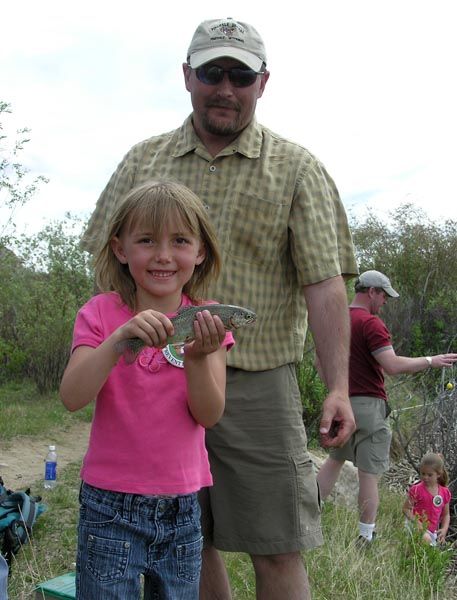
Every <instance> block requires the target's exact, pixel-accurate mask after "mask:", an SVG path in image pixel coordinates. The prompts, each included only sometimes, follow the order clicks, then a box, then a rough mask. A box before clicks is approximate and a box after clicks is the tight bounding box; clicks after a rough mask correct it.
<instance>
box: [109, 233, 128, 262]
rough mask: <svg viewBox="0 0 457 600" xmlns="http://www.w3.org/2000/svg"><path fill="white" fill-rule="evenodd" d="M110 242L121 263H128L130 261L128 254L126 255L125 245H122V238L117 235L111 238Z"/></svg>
mask: <svg viewBox="0 0 457 600" xmlns="http://www.w3.org/2000/svg"><path fill="white" fill-rule="evenodd" d="M110 244H111V250H112V251H113V252H114V254H115V255H116V258H117V260H118V261H119V262H120V263H122V264H123V265H126V264H127V263H128V260H127V256H126V255H125V252H124V247H123V246H122V242H121V240H120V239H119V238H118V237H117V236H115V237H113V239H112V240H111V242H110Z"/></svg>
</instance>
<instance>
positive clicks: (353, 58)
mask: <svg viewBox="0 0 457 600" xmlns="http://www.w3.org/2000/svg"><path fill="white" fill-rule="evenodd" d="M452 6H453V2H452V0H436V1H435V2H434V3H433V4H432V3H430V2H428V1H424V0H416V1H412V0H401V1H398V0H397V1H395V2H394V1H393V0H385V1H384V2H382V3H380V2H375V1H374V0H346V1H345V2H341V0H322V1H321V2H319V3H317V2H312V1H311V0H305V1H303V2H301V3H299V4H298V3H296V2H292V1H290V0H286V1H284V2H282V3H281V5H280V6H278V5H274V6H272V7H271V8H269V7H267V6H265V5H264V3H263V2H262V3H261V2H260V0H252V1H251V2H249V3H246V2H240V1H239V0H234V1H233V2H231V3H230V5H227V6H221V5H217V7H216V8H215V6H214V3H213V2H209V1H208V0H201V1H200V2H199V3H197V4H195V3H189V2H184V1H179V2H173V3H168V4H167V5H159V4H157V3H152V2H146V1H145V0H133V1H132V2H130V3H129V4H128V6H127V5H126V4H125V3H120V2H110V3H108V2H89V1H87V0H82V1H80V2H78V3H70V4H68V3H65V4H62V3H61V2H57V1H54V0H48V1H47V2H44V3H36V2H34V1H32V0H29V1H25V0H23V1H19V2H16V3H14V4H13V3H9V4H8V6H7V7H6V8H5V7H4V8H3V9H2V17H3V24H4V27H3V31H2V52H3V56H2V83H3V86H2V99H4V100H6V101H9V102H11V103H12V107H13V115H12V116H11V124H12V125H15V126H17V127H22V126H29V127H31V129H32V133H31V139H32V141H31V142H30V144H29V145H28V147H27V151H26V152H25V153H24V155H23V158H24V161H25V163H26V164H27V166H29V168H31V170H32V172H33V173H36V174H44V175H46V176H48V177H49V178H50V183H49V184H48V185H47V186H45V187H43V188H42V190H41V191H40V193H39V194H38V195H37V197H36V198H35V200H34V201H33V205H32V204H30V205H29V206H28V207H26V209H24V211H22V212H21V213H20V214H18V223H28V224H29V225H28V226H29V227H35V226H36V224H37V223H39V222H41V221H42V220H43V219H49V218H53V217H57V216H59V215H63V213H64V212H65V211H68V210H71V211H84V212H88V211H90V210H91V208H92V207H93V206H94V204H95V201H96V199H97V197H98V194H99V193H100V191H101V189H102V188H103V186H104V185H105V183H106V181H107V179H108V177H109V176H110V174H111V172H112V171H113V169H114V168H115V166H116V164H117V163H118V162H119V160H120V159H121V158H122V156H123V155H124V154H125V152H126V151H127V150H128V148H129V147H130V146H131V145H132V144H134V143H135V142H137V141H139V140H141V139H144V138H145V137H148V136H149V135H153V134H155V133H160V132H162V131H166V130H169V129H172V128H174V127H176V126H177V125H179V124H180V123H181V122H182V121H183V119H184V118H185V117H186V116H187V114H188V113H189V112H190V102H189V97H188V94H187V93H186V91H185V89H184V86H183V82H182V74H181V63H182V62H183V60H184V58H185V53H186V50H187V46H188V43H189V41H190V37H191V35H192V32H193V30H194V28H195V26H196V25H197V24H198V22H199V21H201V20H203V19H205V18H213V17H219V16H221V17H223V16H229V15H230V16H233V17H235V18H239V19H240V20H246V21H248V22H251V23H253V24H254V25H255V26H256V27H257V28H258V29H259V31H260V32H261V34H262V36H263V37H264V39H265V42H266V45H267V52H268V66H269V68H270V70H271V77H270V81H269V83H268V86H267V89H266V92H265V95H264V97H263V98H262V99H261V100H260V101H259V104H258V119H259V120H260V121H261V122H263V123H265V124H266V125H267V126H269V127H270V128H271V129H273V130H275V131H277V132H279V133H281V134H283V135H286V136H287V137H290V138H291V139H293V140H295V141H297V142H299V143H301V144H303V145H304V146H306V147H307V148H309V149H310V150H311V151H312V152H313V153H315V154H316V155H317V156H319V157H320V158H321V159H322V160H323V162H324V163H325V164H326V166H327V168H328V170H329V172H330V173H331V174H332V176H333V177H334V179H335V181H336V182H337V184H338V187H339V189H340V192H341V195H342V197H343V199H344V200H345V202H346V204H347V206H348V207H350V206H351V202H354V198H359V200H360V199H361V198H366V199H369V201H370V203H372V204H373V205H374V207H375V208H376V209H381V207H387V206H396V205H398V204H399V203H401V202H403V201H405V200H407V199H410V200H412V201H413V202H414V203H416V204H418V205H420V206H422V207H423V208H424V209H425V210H426V211H428V212H429V214H431V215H432V216H435V215H439V216H440V217H441V215H443V214H444V215H445V214H448V215H449V216H450V217H452V218H457V202H456V197H455V196H456V193H455V191H454V182H453V170H454V165H453V162H455V149H454V148H455V139H456V138H457V118H456V109H455V107H456V106H457V92H456V90H455V86H454V79H455V76H454V71H455V65H454V62H455V56H456V55H457V48H456V46H457V41H456V39H457V38H456V36H455V34H454V31H453V28H454V20H453V18H452V14H453V13H452V11H451V9H452ZM3 96H4V97H3ZM358 205H359V204H358Z"/></svg>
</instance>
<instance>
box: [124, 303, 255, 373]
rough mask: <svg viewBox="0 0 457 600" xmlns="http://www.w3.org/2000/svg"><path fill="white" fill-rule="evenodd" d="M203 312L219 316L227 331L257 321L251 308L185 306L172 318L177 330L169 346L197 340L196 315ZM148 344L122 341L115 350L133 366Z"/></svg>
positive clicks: (131, 339) (169, 337)
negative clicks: (195, 331) (206, 311)
mask: <svg viewBox="0 0 457 600" xmlns="http://www.w3.org/2000/svg"><path fill="white" fill-rule="evenodd" d="M203 310H209V312H210V313H211V314H212V315H217V316H218V317H219V318H220V319H221V321H222V323H223V324H224V327H225V329H226V331H233V330H234V329H238V328H239V327H244V326H245V325H250V324H251V323H254V322H255V320H256V318H257V317H256V314H255V312H253V311H252V310H250V309H249V308H243V307H242V306H233V305H231V304H204V305H201V306H185V307H184V308H181V309H180V310H179V311H178V314H177V315H176V317H172V318H171V319H170V321H171V322H172V323H173V327H174V329H175V333H174V335H171V336H168V338H167V344H171V345H173V346H184V344H187V343H188V342H191V341H192V340H193V339H195V335H194V321H195V315H196V314H197V313H198V312H202V311H203ZM145 345H146V344H145V343H144V342H143V340H142V339H141V338H138V337H135V338H129V339H127V340H122V341H121V342H118V343H117V344H116V345H115V347H114V348H115V350H116V352H118V353H119V354H122V355H123V356H124V360H125V362H126V363H127V364H132V363H133V362H134V361H135V359H136V357H137V354H138V353H139V352H140V350H141V349H142V348H143V347H144V346H145Z"/></svg>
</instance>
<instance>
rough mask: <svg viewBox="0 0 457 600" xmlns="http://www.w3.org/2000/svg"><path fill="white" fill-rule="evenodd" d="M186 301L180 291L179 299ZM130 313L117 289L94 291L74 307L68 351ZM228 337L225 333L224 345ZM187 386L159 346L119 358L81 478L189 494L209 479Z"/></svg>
mask: <svg viewBox="0 0 457 600" xmlns="http://www.w3.org/2000/svg"><path fill="white" fill-rule="evenodd" d="M191 304H192V303H191V301H190V299H189V298H188V297H187V296H185V295H183V297H182V304H181V306H190V305H191ZM168 316H172V315H168ZM132 317H133V313H132V311H131V310H130V309H129V308H128V307H127V306H126V305H125V304H123V303H122V301H121V299H120V297H119V295H118V294H116V293H115V292H110V293H105V294H99V295H97V296H94V297H93V298H91V299H90V300H89V301H88V302H87V303H86V304H85V305H84V306H83V307H82V308H81V309H80V311H79V312H78V315H77V317H76V322H75V327H74V333H73V346H72V351H73V350H74V349H75V348H77V347H78V346H90V347H92V348H96V347H97V346H99V345H100V343H101V342H102V341H103V340H105V339H106V338H107V337H108V336H109V335H111V333H112V332H113V331H115V330H116V329H117V328H118V327H120V326H121V325H123V324H124V323H126V322H127V321H128V320H129V319H131V318H132ZM233 344H234V340H233V336H232V334H231V333H230V332H228V333H227V335H226V337H225V340H224V342H223V346H225V347H226V348H227V350H229V349H230V348H231V347H232V346H233ZM186 387H187V386H186V378H185V373H184V369H182V368H179V367H177V366H174V365H173V364H171V363H170V362H169V361H168V360H167V359H166V358H165V356H164V354H163V352H162V351H161V350H159V349H157V348H150V347H145V348H143V350H142V351H141V352H140V354H139V355H138V356H137V359H136V360H135V362H134V363H133V364H130V365H128V364H126V363H125V362H124V359H123V358H121V359H120V360H119V362H118V363H117V365H116V366H115V367H114V368H113V369H112V371H111V373H110V375H109V377H108V379H107V381H106V382H105V384H104V385H103V387H102V389H101V390H100V392H99V394H98V396H97V399H96V402H95V412H94V418H93V422H92V429H91V433H90V440H89V448H88V450H87V453H86V455H85V457H84V461H83V466H82V469H81V478H82V479H83V480H84V481H85V482H86V483H88V484H90V485H93V486H95V487H99V488H102V489H107V490H111V491H117V492H125V493H132V494H141V495H150V494H151V495H159V494H167V495H168V494H189V493H192V492H195V491H197V490H199V489H200V488H201V487H205V486H208V485H212V477H211V472H210V469H209V463H208V455H207V452H206V448H205V429H204V428H203V427H202V426H201V425H199V424H198V423H197V422H196V421H195V420H194V418H193V417H192V415H191V414H190V411H189V409H188V405H187V389H186Z"/></svg>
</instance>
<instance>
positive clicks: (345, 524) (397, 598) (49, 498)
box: [10, 463, 457, 600]
mask: <svg viewBox="0 0 457 600" xmlns="http://www.w3.org/2000/svg"><path fill="white" fill-rule="evenodd" d="M79 466H80V465H79V464H76V463H75V464H72V465H69V466H67V467H66V468H65V469H63V470H62V471H61V472H60V473H59V483H58V485H57V487H56V488H55V489H54V490H51V491H49V490H44V489H42V488H41V487H40V486H39V485H38V486H34V488H33V489H34V492H35V493H39V494H42V496H43V500H44V501H45V502H46V504H47V505H48V511H47V512H46V513H44V514H43V515H42V516H40V517H39V519H38V520H37V522H36V524H35V527H34V535H33V539H32V541H31V543H30V544H27V545H26V546H24V548H23V549H22V551H21V552H20V553H19V554H18V555H17V558H16V561H15V565H14V567H13V573H12V576H11V581H10V600H26V599H29V598H31V594H32V591H33V589H34V587H35V585H36V584H38V583H40V582H43V581H45V580H47V579H49V578H51V577H55V576H57V575H61V574H63V573H66V572H68V571H71V570H74V561H75V548H76V525H77V518H78V490H79ZM402 500H403V498H402V497H401V496H400V495H398V494H394V493H392V492H388V491H386V490H382V497H381V507H380V514H379V519H378V531H379V536H378V538H377V540H376V545H375V546H374V547H373V548H370V549H368V550H364V551H360V550H359V549H358V548H357V547H356V545H355V538H356V532H357V515H356V513H355V512H354V511H353V510H349V509H346V508H343V507H339V506H335V505H332V504H330V503H328V504H325V506H324V511H323V515H322V523H323V528H324V537H325V544H324V545H323V546H322V547H320V548H317V549H315V550H312V551H310V552H307V553H306V554H304V559H305V563H306V565H307V569H308V574H309V578H310V582H311V586H312V590H313V600H335V599H336V598H341V599H343V600H454V599H457V593H456V591H455V587H456V586H455V579H454V576H450V577H447V578H446V576H445V575H446V572H447V570H448V567H449V562H450V559H451V552H450V551H443V550H438V549H435V548H429V547H426V546H424V545H423V544H421V542H420V541H419V540H418V539H417V538H416V539H414V538H412V537H411V536H410V535H409V534H407V533H406V532H405V530H404V528H403V516H402V514H401V506H402ZM224 558H225V561H226V564H227V568H228V570H229V574H230V580H231V582H232V587H233V598H234V600H253V599H254V598H255V585H254V574H253V570H252V566H251V563H250V560H249V558H248V557H247V556H245V555H242V554H232V553H225V554H224Z"/></svg>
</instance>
